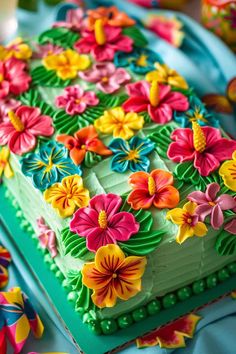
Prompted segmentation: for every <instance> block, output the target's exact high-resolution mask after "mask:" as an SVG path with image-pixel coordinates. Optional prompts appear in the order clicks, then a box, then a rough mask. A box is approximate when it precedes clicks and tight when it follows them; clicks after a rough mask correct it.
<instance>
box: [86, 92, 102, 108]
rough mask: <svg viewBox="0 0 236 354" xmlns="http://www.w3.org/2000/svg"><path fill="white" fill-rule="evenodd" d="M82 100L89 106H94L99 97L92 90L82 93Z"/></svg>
mask: <svg viewBox="0 0 236 354" xmlns="http://www.w3.org/2000/svg"><path fill="white" fill-rule="evenodd" d="M83 101H85V103H86V104H87V105H89V106H96V105H97V104H98V103H99V99H98V98H97V96H96V95H95V93H94V92H92V91H87V92H85V93H84V95H83Z"/></svg>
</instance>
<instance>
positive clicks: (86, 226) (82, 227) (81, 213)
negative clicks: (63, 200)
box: [70, 207, 99, 237]
mask: <svg viewBox="0 0 236 354" xmlns="http://www.w3.org/2000/svg"><path fill="white" fill-rule="evenodd" d="M97 228H99V225H98V213H97V211H96V210H93V209H91V208H89V207H87V208H81V209H78V210H77V211H76V212H75V214H74V215H73V218H72V220H71V222H70V230H71V231H72V232H76V233H77V234H78V235H80V236H82V237H88V235H89V234H90V233H91V232H93V231H94V230H96V229H97Z"/></svg>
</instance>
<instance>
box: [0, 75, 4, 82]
mask: <svg viewBox="0 0 236 354" xmlns="http://www.w3.org/2000/svg"><path fill="white" fill-rule="evenodd" d="M3 80H4V76H3V74H0V83H1V82H2V81H3Z"/></svg>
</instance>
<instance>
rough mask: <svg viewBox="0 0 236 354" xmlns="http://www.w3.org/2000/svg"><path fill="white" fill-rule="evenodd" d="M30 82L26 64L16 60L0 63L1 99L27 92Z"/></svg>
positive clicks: (11, 59)
mask: <svg viewBox="0 0 236 354" xmlns="http://www.w3.org/2000/svg"><path fill="white" fill-rule="evenodd" d="M30 81H31V77H30V76H29V75H28V74H27V73H26V63H25V62H23V61H21V60H19V59H16V58H10V59H8V60H6V61H4V62H3V61H0V98H4V97H6V96H7V95H8V94H9V93H13V94H14V95H19V94H21V93H22V92H25V91H27V90H28V88H29V83H30Z"/></svg>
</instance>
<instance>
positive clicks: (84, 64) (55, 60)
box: [43, 49, 91, 80]
mask: <svg viewBox="0 0 236 354" xmlns="http://www.w3.org/2000/svg"><path fill="white" fill-rule="evenodd" d="M90 63H91V61H90V59H89V56H88V55H83V54H82V55H80V54H78V53H77V52H75V51H74V50H72V49H67V50H65V51H63V52H62V53H60V54H50V55H47V56H46V57H45V58H44V59H43V65H44V66H45V67H46V69H48V70H55V71H56V74H57V76H58V77H60V78H61V79H62V80H67V79H74V78H75V77H77V74H78V71H81V70H86V69H87V68H88V67H89V65H90Z"/></svg>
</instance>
